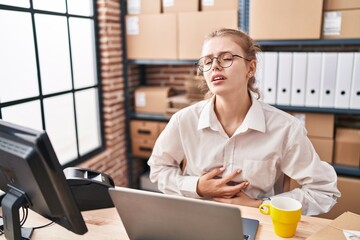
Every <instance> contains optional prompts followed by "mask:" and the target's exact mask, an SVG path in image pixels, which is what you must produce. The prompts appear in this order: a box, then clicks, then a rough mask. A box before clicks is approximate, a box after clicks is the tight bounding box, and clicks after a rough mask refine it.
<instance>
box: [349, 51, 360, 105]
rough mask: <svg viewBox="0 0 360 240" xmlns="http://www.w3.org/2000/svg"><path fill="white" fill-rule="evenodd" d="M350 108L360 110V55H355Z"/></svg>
mask: <svg viewBox="0 0 360 240" xmlns="http://www.w3.org/2000/svg"><path fill="white" fill-rule="evenodd" d="M350 108H352V109H360V53H359V52H357V53H355V56H354V67H353V74H352V81H351V96H350Z"/></svg>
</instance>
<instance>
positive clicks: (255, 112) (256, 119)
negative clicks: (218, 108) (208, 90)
mask: <svg viewBox="0 0 360 240" xmlns="http://www.w3.org/2000/svg"><path fill="white" fill-rule="evenodd" d="M251 99H252V104H251V107H250V109H249V111H248V113H247V114H246V116H245V119H244V121H243V123H242V124H241V126H240V127H239V128H238V129H237V130H236V133H238V132H245V131H247V130H248V129H254V130H257V131H259V132H265V130H266V124H265V116H264V111H263V108H262V106H261V103H260V102H259V100H257V99H256V98H255V97H254V96H251ZM214 100H215V96H213V97H212V98H211V99H210V100H209V101H207V103H206V104H205V107H204V108H203V110H202V111H201V113H200V117H199V122H198V130H200V129H203V128H207V127H210V128H212V129H213V130H219V129H218V127H219V125H220V123H219V122H218V119H217V117H216V114H215V111H214Z"/></svg>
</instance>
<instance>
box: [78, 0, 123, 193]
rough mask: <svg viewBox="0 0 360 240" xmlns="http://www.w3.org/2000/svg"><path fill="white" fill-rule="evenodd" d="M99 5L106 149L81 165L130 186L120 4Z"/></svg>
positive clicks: (106, 0) (112, 0)
mask: <svg viewBox="0 0 360 240" xmlns="http://www.w3.org/2000/svg"><path fill="white" fill-rule="evenodd" d="M97 6H98V9H97V11H98V20H99V26H98V29H99V44H100V56H99V57H100V68H101V73H100V75H101V76H100V79H101V85H102V90H103V99H102V102H103V114H104V115H103V116H104V125H105V129H104V133H105V146H106V149H105V151H103V152H102V153H100V154H98V155H97V156H95V157H93V158H92V159H90V160H88V161H86V162H85V163H82V164H80V167H85V168H90V169H94V170H98V171H101V172H104V173H107V174H109V175H110V176H111V177H113V178H114V181H115V184H116V185H117V186H128V168H127V159H126V134H125V111H124V77H123V65H122V45H121V42H122V41H121V25H120V4H119V1H116V0H98V1H97Z"/></svg>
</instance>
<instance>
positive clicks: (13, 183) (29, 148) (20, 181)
mask: <svg viewBox="0 0 360 240" xmlns="http://www.w3.org/2000/svg"><path fill="white" fill-rule="evenodd" d="M0 189H1V190H2V191H4V192H5V196H4V197H3V199H2V201H1V205H2V214H3V220H4V233H5V237H6V238H7V239H21V226H20V214H19V209H20V208H21V207H27V208H30V209H32V210H33V211H35V212H37V213H39V214H40V215H42V216H44V217H46V218H48V219H50V220H51V221H53V222H55V223H57V224H59V225H61V226H63V227H64V228H66V229H68V230H70V231H72V232H74V233H76V234H84V233H86V232H87V227H86V224H85V222H84V219H83V218H82V215H81V212H80V210H79V208H78V206H77V203H76V202H75V199H74V196H73V195H72V192H71V190H70V187H69V185H68V183H67V182H66V179H65V175H64V172H63V169H62V167H61V165H60V163H59V161H58V159H57V157H56V154H55V151H54V149H53V147H52V145H51V142H50V139H49V137H48V135H47V133H46V132H45V131H36V130H33V129H29V128H26V127H22V126H19V125H16V124H13V123H9V122H5V121H3V120H1V119H0Z"/></svg>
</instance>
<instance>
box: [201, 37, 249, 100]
mask: <svg viewBox="0 0 360 240" xmlns="http://www.w3.org/2000/svg"><path fill="white" fill-rule="evenodd" d="M223 52H230V53H232V54H235V55H240V56H242V57H245V58H246V57H247V56H245V55H244V51H243V50H242V48H241V47H240V46H239V45H238V44H237V43H236V42H235V41H234V40H233V38H232V37H229V36H227V37H215V38H212V39H210V40H207V41H206V42H205V43H204V45H203V49H202V57H204V56H209V57H211V58H213V57H217V56H218V55H219V54H220V53H223ZM252 62H253V61H251V62H248V61H246V60H245V59H242V58H239V57H234V58H233V63H232V65H231V66H230V67H227V68H223V67H221V66H220V64H219V62H218V61H217V59H213V62H212V65H211V68H210V70H209V71H207V72H204V73H203V74H204V78H205V80H206V83H207V85H208V87H209V89H210V91H211V92H212V93H213V94H215V95H219V96H222V95H223V96H229V94H236V95H238V94H241V95H242V94H246V95H247V92H248V90H247V85H248V80H249V78H250V74H254V71H255V68H254V67H253V65H254V64H253V63H252Z"/></svg>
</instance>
